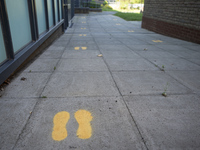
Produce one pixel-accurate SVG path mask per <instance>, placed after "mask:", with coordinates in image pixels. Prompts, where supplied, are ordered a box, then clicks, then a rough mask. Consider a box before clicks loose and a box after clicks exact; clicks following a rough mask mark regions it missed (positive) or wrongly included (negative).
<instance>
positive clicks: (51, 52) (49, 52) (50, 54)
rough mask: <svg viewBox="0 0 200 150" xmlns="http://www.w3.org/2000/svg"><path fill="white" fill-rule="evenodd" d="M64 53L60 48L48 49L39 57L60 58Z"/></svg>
mask: <svg viewBox="0 0 200 150" xmlns="http://www.w3.org/2000/svg"><path fill="white" fill-rule="evenodd" d="M62 54H63V51H62V50H59V51H56V50H46V51H45V52H43V53H42V54H41V55H40V56H39V57H38V58H39V59H48V58H51V59H58V58H60V57H61V56H62Z"/></svg>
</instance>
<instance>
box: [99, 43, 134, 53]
mask: <svg viewBox="0 0 200 150" xmlns="http://www.w3.org/2000/svg"><path fill="white" fill-rule="evenodd" d="M98 47H99V48H100V50H101V51H123V52H124V51H130V48H128V47H127V46H125V45H113V44H110V45H103V44H102V45H98Z"/></svg>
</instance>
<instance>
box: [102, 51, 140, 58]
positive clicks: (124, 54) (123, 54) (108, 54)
mask: <svg viewBox="0 0 200 150" xmlns="http://www.w3.org/2000/svg"><path fill="white" fill-rule="evenodd" d="M102 53H103V57H105V58H106V59H110V58H111V59H118V58H131V59H134V58H137V59H140V58H142V57H141V56H139V55H138V54H136V53H135V52H133V51H131V50H130V51H128V50H126V51H108V50H102Z"/></svg>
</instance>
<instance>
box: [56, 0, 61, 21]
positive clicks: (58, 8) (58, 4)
mask: <svg viewBox="0 0 200 150" xmlns="http://www.w3.org/2000/svg"><path fill="white" fill-rule="evenodd" d="M59 1H60V0H57V10H58V22H60V20H61V19H60V3H59Z"/></svg>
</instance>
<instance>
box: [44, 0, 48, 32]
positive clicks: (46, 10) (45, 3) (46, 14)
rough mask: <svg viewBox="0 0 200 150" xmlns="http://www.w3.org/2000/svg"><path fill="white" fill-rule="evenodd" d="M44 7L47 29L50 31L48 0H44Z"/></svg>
mask: <svg viewBox="0 0 200 150" xmlns="http://www.w3.org/2000/svg"><path fill="white" fill-rule="evenodd" d="M44 9H45V19H46V29H47V31H49V14H48V4H47V0H44Z"/></svg>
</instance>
